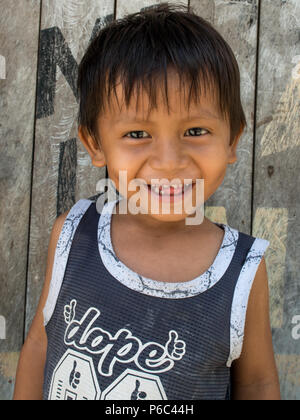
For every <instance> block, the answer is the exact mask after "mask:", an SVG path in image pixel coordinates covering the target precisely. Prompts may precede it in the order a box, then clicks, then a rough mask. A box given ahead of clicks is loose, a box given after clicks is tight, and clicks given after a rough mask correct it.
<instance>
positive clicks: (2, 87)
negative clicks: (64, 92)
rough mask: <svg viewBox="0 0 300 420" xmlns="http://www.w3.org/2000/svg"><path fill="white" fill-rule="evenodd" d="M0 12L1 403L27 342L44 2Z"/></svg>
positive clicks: (1, 1)
mask: <svg viewBox="0 0 300 420" xmlns="http://www.w3.org/2000/svg"><path fill="white" fill-rule="evenodd" d="M0 10H1V12H0V53H1V55H2V57H3V58H2V60H1V63H2V65H3V63H4V59H5V71H4V68H3V67H2V74H1V78H0V197H1V205H0V220H1V225H0V242H1V254H0V315H1V316H3V317H4V318H5V329H6V331H5V333H6V334H5V340H2V339H0V399H9V398H11V395H12V390H13V385H14V376H15V371H16V362H17V357H15V355H16V354H17V352H19V351H20V348H21V346H22V344H23V329H24V305H25V289H26V266H27V243H28V228H29V206H30V185H31V163H32V144H33V136H34V112H35V90H36V69H37V50H38V34H39V19H40V2H39V1H38V0H25V1H22V2H20V1H18V0H12V1H10V2H8V1H5V0H0ZM2 338H3V337H2Z"/></svg>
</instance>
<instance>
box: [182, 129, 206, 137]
mask: <svg viewBox="0 0 300 420" xmlns="http://www.w3.org/2000/svg"><path fill="white" fill-rule="evenodd" d="M187 131H189V132H190V133H192V134H191V136H192V137H193V136H196V137H197V136H204V135H205V134H209V131H208V130H206V129H205V128H201V127H193V128H189V129H188V130H187Z"/></svg>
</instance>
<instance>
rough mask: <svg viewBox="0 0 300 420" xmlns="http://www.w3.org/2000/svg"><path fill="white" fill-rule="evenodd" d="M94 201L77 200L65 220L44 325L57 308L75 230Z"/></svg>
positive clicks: (59, 239) (56, 253)
mask: <svg viewBox="0 0 300 420" xmlns="http://www.w3.org/2000/svg"><path fill="white" fill-rule="evenodd" d="M92 202H93V201H91V200H88V199H85V198H82V199H81V200H79V201H77V203H75V204H74V206H73V207H72V208H71V209H70V211H69V213H68V215H67V217H66V219H65V221H64V224H63V227H62V230H61V232H60V235H59V238H58V241H57V245H56V250H55V256H54V262H53V268H52V277H51V283H50V288H49V294H48V297H47V301H46V304H45V307H44V309H43V315H44V326H46V325H47V324H48V322H49V321H50V319H51V316H52V315H53V312H54V309H55V305H56V301H57V298H58V295H59V292H60V289H61V285H62V283H63V279H64V275H65V270H66V266H67V262H68V258H69V253H70V249H71V245H72V240H73V238H74V235H75V231H76V229H77V227H78V225H79V222H80V220H81V219H82V216H83V215H84V214H85V212H86V211H87V209H88V208H89V207H90V205H91V204H92Z"/></svg>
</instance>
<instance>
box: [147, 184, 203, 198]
mask: <svg viewBox="0 0 300 420" xmlns="http://www.w3.org/2000/svg"><path fill="white" fill-rule="evenodd" d="M194 185H195V182H192V183H188V184H183V185H182V184H175V185H149V184H148V190H149V191H150V192H151V193H153V194H155V195H157V196H162V197H164V196H180V195H183V194H184V193H185V192H187V191H189V190H191V189H192V187H193V186H194Z"/></svg>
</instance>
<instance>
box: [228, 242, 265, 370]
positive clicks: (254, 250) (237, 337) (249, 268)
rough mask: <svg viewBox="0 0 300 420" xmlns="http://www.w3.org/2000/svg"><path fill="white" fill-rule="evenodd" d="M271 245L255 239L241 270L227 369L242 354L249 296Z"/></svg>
mask: <svg viewBox="0 0 300 420" xmlns="http://www.w3.org/2000/svg"><path fill="white" fill-rule="evenodd" d="M269 245H270V242H269V241H267V240H266V239H262V238H255V241H254V242H253V244H252V247H251V248H250V250H249V252H248V254H247V257H246V260H245V262H244V265H243V267H242V269H241V272H240V275H239V278H238V280H237V283H236V286H235V291H234V295H233V301H232V308H231V319H230V354H229V357H228V360H227V364H226V365H227V367H230V366H231V364H232V362H233V361H234V360H235V359H238V358H239V357H240V355H241V353H242V347H243V341H244V329H245V321H246V312H247V306H248V301H249V296H250V292H251V288H252V284H253V281H254V279H255V275H256V272H257V269H258V266H259V264H260V262H261V259H262V257H263V255H264V253H265V251H266V249H267V248H268V246H269Z"/></svg>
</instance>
